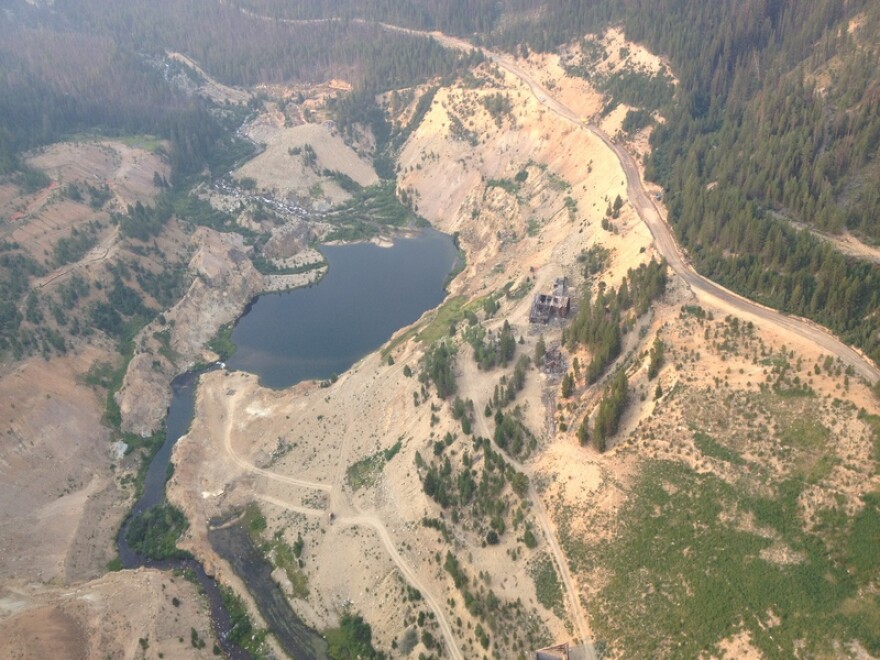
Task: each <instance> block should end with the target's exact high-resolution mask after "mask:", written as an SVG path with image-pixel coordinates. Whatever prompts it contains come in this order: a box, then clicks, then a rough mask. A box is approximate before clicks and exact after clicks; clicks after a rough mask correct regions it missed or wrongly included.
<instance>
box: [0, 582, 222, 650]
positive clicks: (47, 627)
mask: <svg viewBox="0 0 880 660" xmlns="http://www.w3.org/2000/svg"><path fill="white" fill-rule="evenodd" d="M0 612H2V613H3V614H4V615H6V616H4V617H3V618H2V620H0V639H2V640H3V645H2V649H3V657H4V658H9V659H10V660H41V659H44V658H58V659H59V660H86V659H87V658H107V657H112V658H126V659H134V658H143V657H144V656H147V657H151V656H153V654H156V655H157V656H158V655H161V657H164V658H213V657H215V655H214V653H213V646H214V638H213V633H212V630H211V627H210V626H209V625H207V622H208V621H209V618H208V611H207V606H206V603H205V600H204V596H201V595H199V594H198V592H197V589H196V587H195V586H193V585H192V584H191V583H189V582H187V581H186V580H184V579H183V578H181V577H172V576H170V575H168V574H166V573H161V572H159V571H152V570H142V571H137V572H134V573H127V572H126V573H110V574H108V575H106V576H104V577H102V578H100V579H98V580H94V581H92V582H88V583H85V584H82V585H79V586H77V587H76V588H70V589H68V590H66V591H64V592H63V593H60V594H54V593H44V592H41V591H28V592H22V593H16V594H12V595H8V596H5V597H3V598H2V599H0ZM10 614H11V616H9V615H10ZM7 617H8V618H7ZM194 632H195V634H193V633H194Z"/></svg>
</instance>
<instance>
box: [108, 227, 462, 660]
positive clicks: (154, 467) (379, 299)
mask: <svg viewBox="0 0 880 660" xmlns="http://www.w3.org/2000/svg"><path fill="white" fill-rule="evenodd" d="M321 251H322V252H323V254H324V256H325V258H326V259H327V262H328V264H329V270H328V271H327V274H326V275H325V277H324V278H323V279H322V280H321V282H320V283H319V284H318V285H316V286H311V287H307V288H303V289H296V290H293V291H290V292H286V293H281V294H267V295H264V296H260V297H259V298H257V299H256V300H255V301H254V302H253V303H252V304H251V305H249V306H248V308H247V309H246V310H245V313H244V315H243V316H242V317H241V318H240V319H239V321H238V323H237V325H236V328H235V330H234V331H233V335H232V338H233V341H234V342H235V343H236V345H237V347H238V349H237V351H236V353H235V355H234V356H233V357H232V358H231V359H230V360H229V362H228V368H230V369H236V370H241V371H247V372H249V373H253V374H256V375H257V376H259V378H260V382H261V384H263V385H264V386H267V387H274V388H283V387H289V386H291V385H294V384H296V383H298V382H300V381H302V380H306V379H328V378H332V377H333V376H334V375H336V374H340V373H342V372H344V371H346V370H347V369H349V368H350V367H351V366H352V365H353V364H354V363H355V362H356V361H357V360H359V359H360V358H361V357H363V356H364V355H366V354H367V353H369V352H370V351H373V350H375V349H377V348H378V347H379V346H381V345H382V344H383V343H384V342H385V341H387V340H388V339H389V337H390V336H391V335H392V334H393V333H394V332H395V331H397V330H398V329H400V328H402V327H404V326H406V325H409V324H410V323H412V322H414V321H415V320H416V319H418V318H419V316H421V314H422V313H423V312H425V311H427V310H428V309H431V308H433V307H436V306H437V305H439V304H440V303H441V302H442V301H443V298H444V297H445V295H446V294H445V291H444V284H445V281H446V278H447V276H448V275H449V273H450V272H451V271H452V269H453V267H454V266H455V263H456V260H457V259H458V253H457V251H456V248H455V246H454V245H453V242H452V240H451V238H450V237H449V236H447V235H445V234H441V233H439V232H437V231H434V230H430V229H429V230H426V231H423V232H421V233H420V234H418V235H417V236H415V237H411V238H398V239H396V240H395V241H394V245H393V247H388V248H384V247H379V246H377V245H373V244H370V243H357V244H350V245H337V246H325V247H324V248H323V249H322V250H321ZM216 368H218V367H217V366H213V367H210V368H209V369H216ZM199 373H201V372H188V373H185V374H182V375H180V376H178V377H177V378H175V379H174V381H173V383H172V390H173V396H172V400H171V406H170V407H169V409H168V416H167V418H166V422H165V442H164V444H163V445H162V447H161V449H160V450H159V451H158V452H157V453H156V456H155V457H154V458H153V461H152V462H151V463H150V466H149V468H148V470H147V475H146V478H145V480H144V489H143V494H142V495H141V498H140V499H139V500H138V501H137V502H136V503H135V505H134V507H133V508H132V511H131V516H130V517H129V519H128V520H131V519H132V518H133V517H134V516H136V515H137V514H139V513H143V512H144V511H146V510H147V509H150V508H152V507H153V506H156V505H158V504H161V503H162V502H164V501H165V482H166V479H167V474H168V466H169V464H170V463H169V462H170V458H171V452H172V449H173V447H174V443H175V442H177V440H178V439H179V438H180V437H181V436H183V435H184V434H186V432H187V431H188V429H189V426H190V423H191V422H192V419H193V415H194V413H195V397H196V388H197V386H198V377H199ZM127 528H128V521H126V523H125V524H124V525H123V526H122V529H120V531H119V534H118V536H117V545H118V547H119V557H120V559H121V560H122V565H123V566H124V567H125V568H137V567H139V566H147V567H153V568H158V569H161V570H173V569H181V570H191V571H193V572H194V573H195V574H196V576H197V577H198V581H199V584H200V586H201V588H202V590H203V591H204V593H205V594H206V596H207V598H208V601H209V602H210V606H211V619H212V622H213V626H214V632H215V634H216V636H217V639H218V643H219V645H220V647H221V648H222V649H223V651H224V652H225V654H226V655H227V656H228V657H230V658H232V659H233V660H238V659H239V658H248V657H250V656H249V654H248V653H246V652H245V651H243V650H241V649H240V648H238V647H237V646H235V645H233V644H232V643H231V642H230V641H229V640H228V639H227V637H228V634H229V631H230V628H231V622H230V617H229V614H228V612H227V611H226V609H225V607H224V606H223V602H222V599H221V597H220V591H219V588H218V585H217V583H216V582H215V581H214V580H213V579H212V578H211V577H209V576H208V575H206V574H205V571H204V569H203V568H202V566H201V564H200V563H199V562H197V561H195V560H193V559H177V560H166V561H150V560H146V559H145V558H144V557H142V556H141V555H139V554H138V553H137V552H136V551H135V550H133V549H132V548H131V547H129V545H128V543H127V542H126V541H125V532H126V530H127ZM208 538H209V540H210V542H211V545H212V547H213V548H214V550H215V551H216V552H217V554H219V555H220V556H221V557H223V558H224V559H225V560H226V561H228V562H229V563H230V565H231V566H232V567H233V569H234V570H235V572H236V573H237V574H238V575H239V577H241V578H242V580H243V581H244V583H245V584H246V585H247V586H248V590H249V591H250V593H251V596H252V597H253V598H254V601H255V602H256V604H257V607H258V609H259V610H260V613H261V614H262V615H263V618H264V619H265V620H266V622H267V623H268V624H269V628H270V629H271V632H272V633H273V634H274V635H275V637H276V639H277V640H278V642H279V643H280V645H281V647H282V648H283V649H284V650H285V652H286V653H287V654H288V655H289V656H290V657H292V658H296V659H297V660H299V659H300V658H303V659H306V658H323V657H326V644H325V643H324V641H323V639H322V638H321V636H320V635H319V634H318V633H317V632H315V631H313V630H311V629H309V628H308V627H307V626H306V625H305V624H304V623H302V621H300V620H299V618H298V617H297V616H296V614H295V613H294V612H293V610H292V609H291V608H290V605H289V604H288V601H287V598H286V597H285V596H284V594H283V593H282V592H281V589H280V588H279V587H278V586H277V584H276V583H275V582H274V580H272V578H271V572H272V567H271V565H270V564H269V563H268V562H267V561H266V560H265V559H264V558H263V556H262V554H261V553H260V552H259V551H258V550H257V549H255V548H254V547H253V545H252V544H251V543H250V540H249V538H248V535H247V532H246V531H245V530H244V529H243V528H242V527H241V526H240V525H231V526H224V527H223V529H216V530H212V531H210V532H209V536H208Z"/></svg>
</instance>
